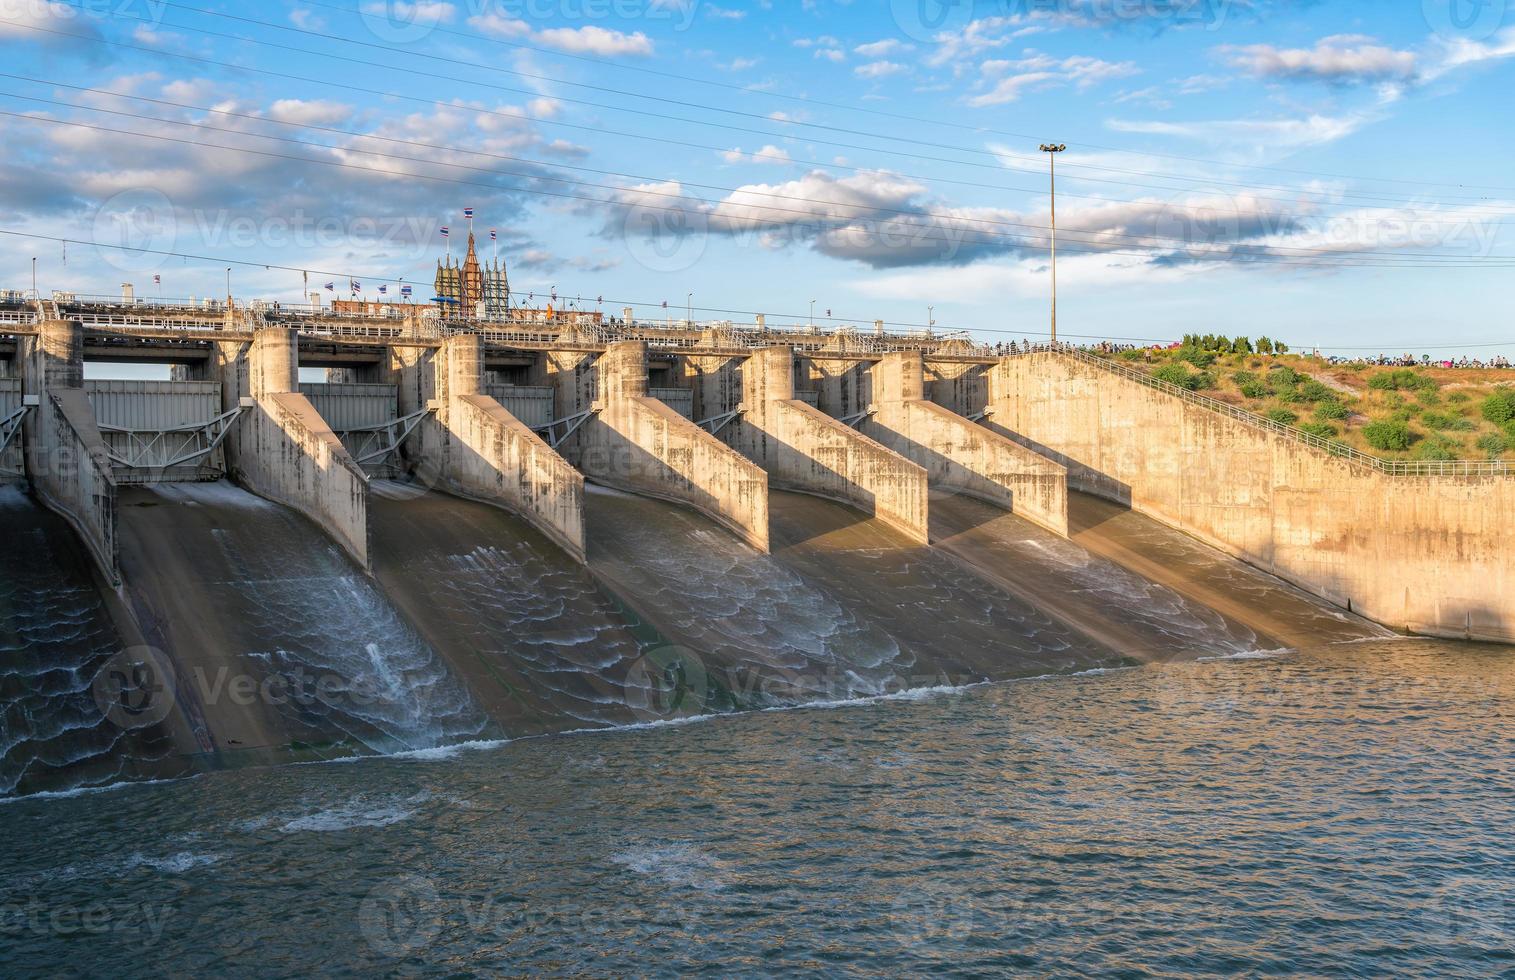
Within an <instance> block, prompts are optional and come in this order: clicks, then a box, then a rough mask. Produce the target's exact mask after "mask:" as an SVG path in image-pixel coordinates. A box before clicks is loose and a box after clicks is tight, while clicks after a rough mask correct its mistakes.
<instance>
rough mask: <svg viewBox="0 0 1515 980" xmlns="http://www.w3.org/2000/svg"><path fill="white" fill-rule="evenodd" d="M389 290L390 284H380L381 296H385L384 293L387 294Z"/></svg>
mask: <svg viewBox="0 0 1515 980" xmlns="http://www.w3.org/2000/svg"><path fill="white" fill-rule="evenodd" d="M388 292H389V287H388V286H380V287H379V295H380V296H383V295H385V294H387V293H388Z"/></svg>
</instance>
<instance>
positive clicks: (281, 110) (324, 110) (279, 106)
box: [268, 99, 352, 126]
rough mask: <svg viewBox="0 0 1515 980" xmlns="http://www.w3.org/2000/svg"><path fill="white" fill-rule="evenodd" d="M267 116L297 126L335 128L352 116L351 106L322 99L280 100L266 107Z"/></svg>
mask: <svg viewBox="0 0 1515 980" xmlns="http://www.w3.org/2000/svg"><path fill="white" fill-rule="evenodd" d="M268 115H269V117H270V118H272V119H277V120H279V121H280V122H287V123H294V124H296V125H299V126H335V125H336V124H337V123H340V122H344V121H345V120H347V119H349V118H351V116H352V106H350V105H343V104H342V103H340V102H327V101H325V100H322V99H313V100H309V101H307V100H305V99H280V100H279V101H277V102H275V103H274V104H273V105H271V106H269V107H268Z"/></svg>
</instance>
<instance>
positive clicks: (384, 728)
mask: <svg viewBox="0 0 1515 980" xmlns="http://www.w3.org/2000/svg"><path fill="white" fill-rule="evenodd" d="M120 522H121V564H122V572H123V576H124V578H125V581H126V587H127V592H128V594H129V595H130V597H131V599H132V603H133V607H134V611H135V613H136V616H137V620H138V622H139V623H140V624H141V625H142V627H143V629H144V631H145V632H146V633H147V635H148V636H149V637H151V638H153V642H155V643H156V644H157V645H159V646H161V647H163V649H165V650H166V651H167V652H168V653H169V655H170V656H171V657H172V658H173V660H174V663H175V667H176V669H177V671H178V674H179V685H178V686H179V692H180V700H181V702H186V697H188V698H189V699H190V700H189V701H188V702H187V703H188V710H190V711H192V712H194V713H197V714H198V716H199V717H200V718H201V720H202V721H203V724H204V726H205V727H206V729H207V730H208V731H209V733H210V735H211V736H212V737H213V739H214V747H215V749H216V751H217V752H218V753H219V754H220V755H221V756H222V757H223V759H225V760H233V759H235V758H236V757H237V756H239V755H241V756H245V757H246V758H247V761H250V762H256V761H263V760H268V761H281V760H283V759H287V758H288V757H289V755H290V753H291V752H294V753H309V754H313V755H316V756H326V755H332V754H346V753H351V752H367V751H375V752H392V751H401V750H410V749H421V748H429V747H434V746H438V745H443V744H447V743H449V742H454V741H458V740H460V739H466V738H472V737H477V736H480V735H485V734H490V733H491V728H490V726H489V723H488V719H487V717H486V716H485V714H484V713H483V712H482V711H481V710H480V709H479V708H478V706H477V705H476V704H475V703H474V701H473V699H472V697H471V696H470V694H469V692H468V689H467V687H466V685H465V684H464V683H462V682H461V681H460V679H459V678H458V677H456V676H455V675H454V674H453V673H452V672H451V671H450V670H449V669H448V667H447V664H446V663H445V661H444V660H443V659H442V658H441V657H439V656H438V655H437V653H436V652H435V651H433V650H432V649H431V648H430V647H429V646H428V645H427V644H426V643H425V641H424V640H423V639H422V638H421V637H420V636H419V635H417V633H416V631H415V630H414V629H413V628H412V627H411V626H410V624H408V623H407V622H406V621H405V619H404V618H403V616H401V615H400V614H399V612H397V610H396V609H395V608H394V606H393V605H392V604H391V603H390V602H389V601H388V600H387V598H386V597H385V596H384V595H383V594H382V593H381V592H380V591H379V589H378V588H377V587H376V586H375V584H374V583H373V581H372V580H371V579H370V578H368V577H367V576H366V575H364V574H363V573H362V571H361V570H360V569H358V568H357V567H355V566H354V565H353V564H352V562H351V561H350V560H348V558H347V557H346V556H345V555H344V554H343V553H342V552H341V551H340V550H339V549H338V548H337V547H336V546H335V545H334V544H332V543H331V541H330V540H329V539H328V538H327V537H326V536H325V535H324V534H322V533H321V531H320V530H319V529H318V528H316V527H315V526H314V525H313V524H311V523H310V522H309V521H307V520H306V519H304V518H303V517H301V516H299V515H297V514H295V513H294V512H293V511H290V510H288V509H287V508H284V507H280V506H278V505H275V504H272V503H269V502H268V501H265V500H262V499H260V498H258V497H255V496H253V495H252V494H249V493H247V492H245V491H243V490H240V489H237V488H235V487H233V486H231V485H230V484H226V483H215V484H181V485H170V486H162V487H156V488H150V489H148V488H122V491H121V518H120ZM238 679H241V680H240V683H241V684H242V685H243V687H244V690H242V691H239V689H238V688H237V687H236V686H234V685H235V684H237V683H239V680H238ZM248 686H251V687H252V688H253V689H255V693H252V694H251V695H249V694H247V693H245V688H246V687H248ZM265 692H270V693H265Z"/></svg>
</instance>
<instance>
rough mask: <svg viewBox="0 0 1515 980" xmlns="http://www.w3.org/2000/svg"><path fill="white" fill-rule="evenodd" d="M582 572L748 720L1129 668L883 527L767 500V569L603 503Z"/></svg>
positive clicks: (707, 526)
mask: <svg viewBox="0 0 1515 980" xmlns="http://www.w3.org/2000/svg"><path fill="white" fill-rule="evenodd" d="M585 508H586V512H587V515H588V522H587V523H588V527H589V561H590V566H591V568H592V569H593V570H594V572H595V573H596V574H597V575H599V576H601V577H602V578H603V579H604V580H605V582H606V583H607V585H608V587H609V588H611V589H612V590H614V591H615V592H617V594H619V595H621V596H622V597H624V598H625V600H626V601H627V602H628V603H629V604H631V605H633V606H635V607H636V608H637V609H638V610H641V611H642V612H643V614H644V615H645V616H646V617H647V618H648V619H649V620H650V621H651V622H653V623H654V624H655V625H656V626H657V628H658V630H659V631H660V632H661V633H663V634H664V635H665V636H667V637H669V638H671V639H674V640H675V641H677V642H679V643H681V644H683V645H685V646H687V647H689V648H690V649H692V650H694V651H697V652H698V653H699V654H700V655H701V656H702V657H704V658H706V667H707V669H713V670H715V671H717V672H719V673H720V674H721V675H722V676H723V677H725V678H727V679H728V682H727V683H726V684H725V685H724V689H725V690H728V691H730V692H731V695H732V697H733V700H734V701H735V702H736V703H737V704H739V705H742V706H747V707H761V706H765V705H768V704H772V703H792V702H795V701H803V700H807V699H813V698H843V697H858V696H874V695H878V694H880V693H886V692H889V691H896V690H900V689H902V688H905V687H926V686H939V685H961V684H964V683H971V682H977V681H981V680H985V679H992V678H1001V677H1012V676H1023V675H1033V674H1044V673H1049V672H1054V671H1066V670H1072V669H1081V668H1092V667H1106V666H1112V665H1116V664H1120V663H1124V662H1126V661H1125V660H1124V658H1123V656H1122V655H1121V654H1120V653H1119V651H1116V650H1114V649H1112V648H1110V647H1107V646H1104V645H1102V644H1100V643H1098V642H1095V641H1092V640H1090V639H1089V638H1088V637H1085V636H1083V635H1081V634H1079V633H1078V632H1076V631H1075V630H1073V629H1071V628H1069V627H1067V626H1066V625H1064V624H1062V623H1060V622H1058V621H1056V620H1055V619H1053V618H1051V617H1049V616H1047V615H1045V614H1043V613H1042V612H1040V611H1038V610H1037V609H1035V608H1033V607H1032V606H1031V605H1030V604H1029V603H1027V602H1025V601H1023V600H1021V599H1020V598H1018V597H1016V596H1013V595H1011V594H1008V593H1007V592H1005V591H1004V590H1002V589H999V588H997V587H995V586H993V585H992V584H990V583H988V582H986V581H984V580H983V579H982V578H981V577H979V576H977V575H975V574H974V573H973V572H972V571H970V570H969V569H967V568H966V567H965V566H963V565H962V564H961V563H960V562H958V561H957V560H956V559H954V558H952V557H950V556H947V555H944V554H941V553H939V552H936V551H933V550H931V549H928V548H924V547H919V546H914V545H912V544H910V543H909V542H908V541H905V540H904V539H903V538H902V536H901V535H900V534H899V533H898V532H895V531H893V530H891V529H889V528H888V527H886V526H884V525H883V524H882V523H881V522H879V521H877V520H875V519H872V518H868V517H866V516H864V515H862V514H860V513H859V512H857V511H854V510H852V509H850V508H848V507H845V506H842V505H840V504H836V503H832V502H830V501H827V500H823V499H820V498H818V497H812V496H807V495H803V494H796V493H784V492H774V493H772V495H771V497H770V534H771V538H772V551H773V553H772V554H771V555H763V554H760V553H758V552H756V551H754V550H752V549H751V548H748V547H747V546H745V545H743V544H741V543H740V542H738V541H737V540H736V539H735V538H733V537H732V536H731V535H730V534H728V533H726V532H724V531H722V530H720V529H718V528H717V527H715V526H714V525H713V524H711V523H710V522H708V521H706V520H705V519H703V518H701V517H699V516H698V515H696V514H694V513H692V512H690V511H687V510H684V509H681V508H678V507H673V506H670V505H667V504H664V503H660V502H657V501H652V500H647V499H643V498H638V497H633V496H629V495H627V494H622V493H618V492H614V491H609V490H604V489H600V488H594V489H593V490H592V491H591V492H590V493H589V494H588V495H587V498H586V502H585Z"/></svg>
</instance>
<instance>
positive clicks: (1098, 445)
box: [990, 352, 1515, 643]
mask: <svg viewBox="0 0 1515 980" xmlns="http://www.w3.org/2000/svg"><path fill="white" fill-rule="evenodd" d="M990 382H991V383H990V388H991V394H990V407H991V409H992V412H993V414H992V416H991V420H992V425H993V427H994V428H996V429H997V430H999V431H1001V432H1003V433H1005V434H1007V435H1010V436H1012V437H1014V438H1016V439H1018V440H1020V441H1021V442H1022V443H1024V444H1025V445H1027V446H1029V447H1031V448H1033V449H1035V450H1036V451H1038V452H1040V453H1043V454H1045V455H1047V456H1049V457H1050V458H1052V459H1055V460H1057V461H1058V462H1061V463H1062V464H1063V465H1065V466H1066V467H1067V468H1068V482H1069V484H1070V485H1072V486H1075V487H1077V488H1079V489H1082V490H1087V491H1088V492H1090V493H1093V494H1096V495H1098V496H1102V497H1105V498H1108V499H1110V500H1114V501H1116V502H1118V503H1121V504H1126V505H1129V506H1130V507H1132V508H1133V509H1135V510H1137V511H1140V512H1141V513H1144V514H1147V515H1150V516H1152V517H1155V518H1157V519H1158V520H1160V521H1163V522H1165V523H1167V524H1170V525H1172V526H1174V527H1177V528H1179V529H1181V530H1184V531H1187V532H1188V533H1190V534H1192V535H1194V536H1196V537H1198V538H1199V539H1201V540H1203V541H1205V542H1207V543H1209V544H1211V545H1213V546H1215V547H1217V548H1220V549H1222V550H1224V551H1226V552H1229V553H1230V554H1232V555H1235V556H1237V557H1239V558H1241V559H1243V560H1245V561H1247V562H1249V563H1251V564H1254V565H1256V566H1258V567H1260V568H1262V569H1265V570H1267V571H1269V572H1272V573H1273V574H1275V575H1277V576H1279V577H1280V578H1282V579H1285V580H1286V581H1289V582H1292V583H1294V584H1295V585H1298V586H1300V587H1301V588H1304V589H1306V590H1308V591H1310V592H1312V593H1314V594H1315V595H1318V596H1321V597H1323V598H1326V599H1328V600H1330V601H1331V602H1334V603H1336V604H1338V605H1340V606H1343V607H1346V608H1349V609H1351V610H1352V611H1355V612H1357V613H1359V614H1361V615H1364V616H1367V617H1368V618H1370V619H1373V620H1376V621H1377V622H1380V623H1383V624H1384V625H1387V626H1390V627H1392V628H1395V629H1402V630H1407V631H1410V632H1414V633H1423V634H1428V635H1435V636H1447V637H1466V638H1472V639H1480V640H1489V641H1497V642H1506V643H1508V642H1511V641H1515V480H1511V479H1510V478H1509V477H1503V476H1422V477H1408V476H1391V475H1388V474H1386V473H1383V472H1381V471H1378V470H1375V469H1373V468H1372V467H1370V466H1366V465H1363V464H1361V463H1358V462H1354V461H1352V460H1349V459H1345V458H1342V457H1340V456H1335V455H1332V454H1331V453H1329V452H1326V451H1324V450H1320V449H1315V448H1313V447H1311V446H1308V445H1305V444H1303V443H1301V442H1299V441H1297V440H1295V439H1292V438H1290V437H1288V436H1287V435H1284V434H1281V433H1278V432H1273V431H1269V430H1268V429H1266V428H1264V427H1262V426H1258V425H1252V424H1249V423H1247V422H1245V421H1242V420H1240V419H1237V418H1232V417H1229V416H1227V415H1223V414H1221V413H1219V412H1216V411H1214V410H1212V409H1209V408H1206V407H1205V406H1203V405H1200V404H1195V403H1192V402H1188V401H1185V400H1183V399H1180V398H1178V397H1175V396H1173V395H1171V394H1168V393H1166V392H1163V391H1159V390H1157V389H1155V388H1153V387H1150V386H1148V385H1145V384H1142V383H1141V382H1139V381H1136V380H1132V379H1129V378H1125V377H1122V376H1121V375H1119V374H1117V373H1114V372H1113V371H1111V370H1108V369H1106V368H1103V367H1101V366H1099V365H1096V364H1091V363H1087V362H1084V361H1081V360H1079V359H1076V358H1075V357H1073V356H1071V355H1068V354H1063V353H1055V352H1047V353H1037V354H1029V355H1025V356H1020V357H1010V358H1006V359H1004V360H1002V361H1001V363H1000V364H999V365H998V366H997V367H996V368H995V369H994V370H993V372H992V374H991V378H990Z"/></svg>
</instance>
